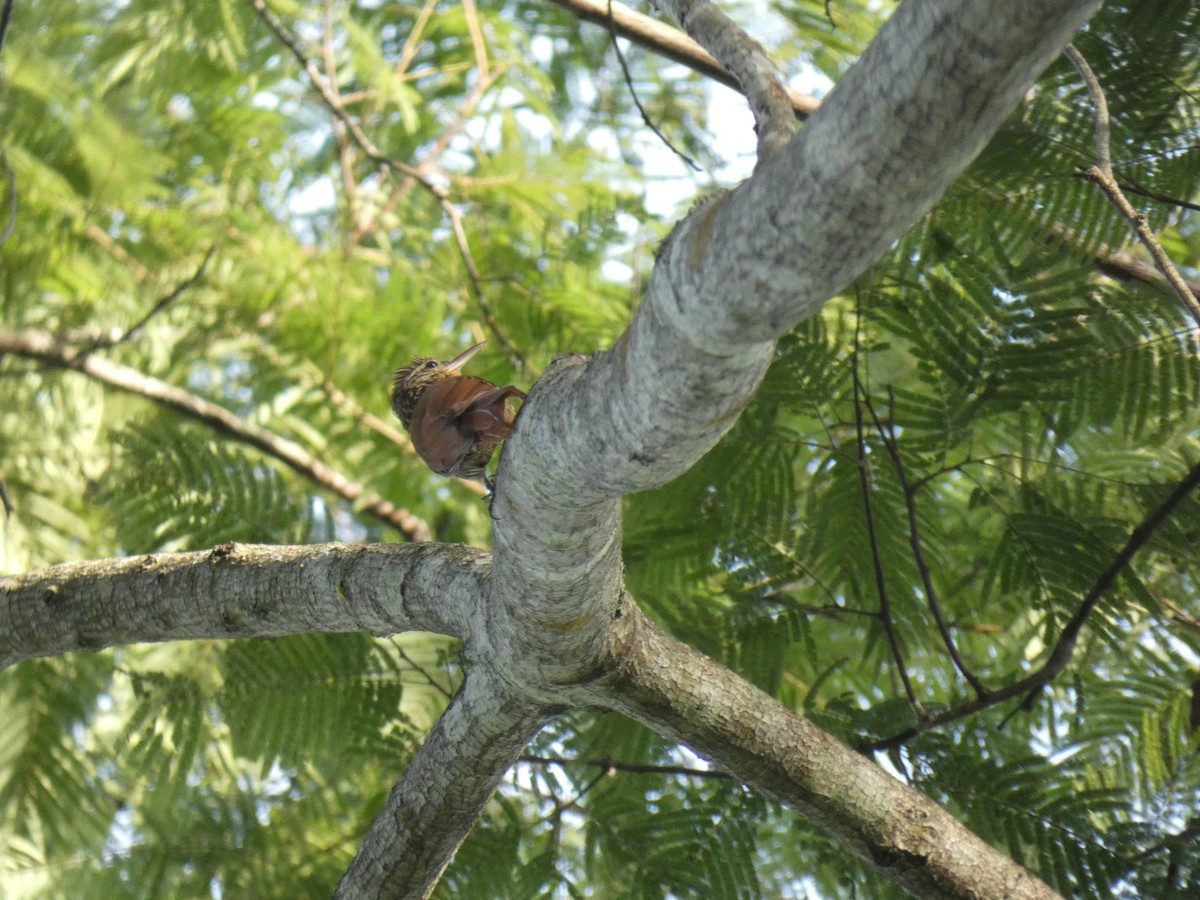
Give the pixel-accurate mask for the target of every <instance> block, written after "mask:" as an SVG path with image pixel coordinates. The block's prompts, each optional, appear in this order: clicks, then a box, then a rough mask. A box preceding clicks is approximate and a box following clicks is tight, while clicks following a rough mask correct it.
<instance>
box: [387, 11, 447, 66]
mask: <svg viewBox="0 0 1200 900" xmlns="http://www.w3.org/2000/svg"><path fill="white" fill-rule="evenodd" d="M435 9H437V0H425V5H424V6H422V7H421V12H420V13H418V14H417V19H416V21H415V22H413V27H412V31H410V32H409V33H408V37H406V38H405V39H404V49H403V50H401V51H400V59H399V61H398V62H397V63H396V76H397V77H400V76H401V75H403V74H404V73H405V72H407V71H408V67H409V66H410V65H412V61H413V58H414V57H415V56H416V55H417V47H418V46H419V45H420V43H421V37H422V36H423V35H424V34H425V26H426V25H428V24H429V19H430V18H431V17H432V16H433V11H434V10H435Z"/></svg>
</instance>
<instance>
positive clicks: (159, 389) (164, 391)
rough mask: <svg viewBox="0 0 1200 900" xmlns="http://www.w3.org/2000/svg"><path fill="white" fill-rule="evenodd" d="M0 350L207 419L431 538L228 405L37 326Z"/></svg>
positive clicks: (424, 528) (3, 339)
mask: <svg viewBox="0 0 1200 900" xmlns="http://www.w3.org/2000/svg"><path fill="white" fill-rule="evenodd" d="M0 352H3V353H11V354H13V355H14V356H21V357H25V358H26V359H36V360H40V361H41V362H43V363H46V364H48V365H51V366H57V367H60V368H64V369H73V370H75V371H77V372H82V373H83V374H85V375H87V376H89V377H90V378H94V379H95V380H96V381H99V382H102V383H104V384H107V385H109V386H110V387H114V388H116V389H117V390H121V391H125V392H126V393H129V394H134V395H136V396H139V397H143V398H145V399H147V400H152V401H154V402H155V403H158V404H160V405H161V406H164V407H167V408H168V409H173V410H175V411H176V412H178V413H180V414H182V415H184V416H187V417H188V418H191V419H195V420H196V421H199V422H202V423H204V424H205V425H207V426H208V427H210V428H212V429H214V430H216V431H218V432H221V433H222V434H226V435H229V436H230V437H232V438H233V439H235V440H238V441H241V442H242V443H244V444H249V445H250V446H252V447H256V448H258V449H259V450H261V451H262V452H263V453H265V454H266V455H268V456H270V457H273V458H274V459H277V460H279V461H280V462H282V463H283V464H284V465H286V466H288V467H289V468H290V469H292V470H293V471H295V472H297V473H298V474H300V475H302V476H304V477H306V478H309V479H311V480H312V481H314V482H316V483H317V484H319V485H321V486H322V487H324V488H326V489H328V490H330V491H332V492H333V493H335V494H337V495H338V496H339V497H341V498H342V499H344V500H346V501H348V502H349V503H352V504H354V506H355V508H356V509H358V510H360V511H361V512H363V513H365V514H367V515H370V516H373V517H374V518H376V519H378V520H379V521H380V522H383V523H384V524H385V525H388V526H389V527H392V528H395V529H396V530H397V531H399V532H400V533H401V534H402V535H404V536H405V538H407V539H408V540H411V541H427V540H430V531H429V526H428V525H427V524H425V522H424V521H422V520H421V519H420V518H419V517H417V516H415V515H413V513H411V512H409V511H408V510H407V509H404V508H403V507H399V506H395V505H394V504H392V503H389V502H388V501H387V500H384V499H383V498H382V497H380V496H379V495H378V494H374V493H370V492H368V491H367V489H366V488H365V487H363V485H361V484H359V483H357V482H355V481H351V480H350V479H349V478H347V477H346V476H345V475H343V474H342V473H341V472H338V471H336V470H334V469H332V468H330V467H329V466H327V465H325V464H324V463H323V462H321V461H320V460H318V459H317V458H316V457H315V456H313V455H312V454H311V453H309V452H308V451H307V450H305V449H304V448H303V447H301V446H300V445H299V444H297V443H295V442H294V441H290V440H288V439H287V438H283V437H280V436H279V435H277V434H275V433H274V432H272V431H269V430H268V429H266V428H264V427H262V426H261V425H255V424H254V423H252V422H246V421H244V420H242V419H241V418H240V417H238V416H236V415H234V414H233V413H231V412H230V411H229V410H227V409H225V407H223V406H218V405H217V404H216V403H213V402H211V401H209V400H205V399H204V398H203V397H199V396H197V395H196V394H192V393H190V392H188V391H185V390H183V389H182V388H178V387H175V385H173V384H168V383H167V382H165V381H161V380H159V379H157V378H153V377H151V376H149V375H145V374H143V373H142V372H139V371H137V370H136V369H132V368H130V367H128V366H123V365H121V364H119V363H115V362H112V361H111V360H109V359H105V358H104V357H102V356H98V355H96V354H94V353H91V352H89V350H88V348H87V347H80V346H77V345H72V344H68V343H66V342H64V341H62V340H60V339H58V338H57V337H55V336H54V335H52V334H50V333H48V332H45V331H37V330H35V329H26V330H22V331H10V330H8V329H3V328H0Z"/></svg>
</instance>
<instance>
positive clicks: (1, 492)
mask: <svg viewBox="0 0 1200 900" xmlns="http://www.w3.org/2000/svg"><path fill="white" fill-rule="evenodd" d="M0 504H3V506H4V518H6V519H11V518H12V514H13V505H12V501H11V500H9V499H8V489H7V488H5V487H4V481H3V480H0Z"/></svg>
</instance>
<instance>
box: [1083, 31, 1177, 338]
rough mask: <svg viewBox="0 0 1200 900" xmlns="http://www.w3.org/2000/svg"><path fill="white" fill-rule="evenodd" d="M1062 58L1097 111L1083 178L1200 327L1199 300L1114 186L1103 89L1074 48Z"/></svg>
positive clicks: (1140, 216) (1145, 223) (1146, 224)
mask: <svg viewBox="0 0 1200 900" xmlns="http://www.w3.org/2000/svg"><path fill="white" fill-rule="evenodd" d="M1063 54H1064V55H1065V56H1066V57H1067V59H1068V60H1070V61H1071V65H1073V66H1074V67H1075V71H1077V72H1078V73H1079V77H1080V78H1081V79H1083V83H1084V85H1085V86H1086V87H1087V91H1088V97H1089V98H1091V101H1092V106H1094V107H1095V108H1096V163H1095V165H1093V166H1091V167H1090V168H1089V169H1088V170H1087V171H1086V172H1085V173H1084V174H1085V175H1086V176H1087V177H1088V178H1089V179H1091V180H1092V181H1094V182H1095V183H1096V184H1097V185H1099V187H1100V189H1101V190H1102V191H1103V192H1104V195H1105V196H1106V197H1108V199H1109V202H1111V203H1112V205H1113V206H1115V207H1116V208H1117V209H1118V210H1119V211H1120V213H1121V215H1122V216H1124V217H1125V219H1126V221H1128V222H1129V224H1130V225H1132V226H1133V230H1134V231H1135V232H1136V234H1137V236H1138V240H1140V241H1141V242H1142V245H1143V246H1144V247H1145V248H1146V250H1147V251H1149V253H1150V257H1151V258H1152V259H1153V260H1154V265H1155V266H1156V267H1157V268H1158V271H1159V272H1161V273H1162V276H1163V278H1164V279H1166V282H1167V284H1168V285H1170V287H1171V290H1173V291H1174V292H1175V295H1176V296H1177V297H1178V298H1179V300H1180V302H1181V303H1183V306H1184V309H1186V310H1187V311H1188V312H1190V313H1191V314H1192V318H1194V319H1195V320H1196V324H1197V326H1200V297H1198V296H1197V295H1196V294H1194V293H1193V292H1192V289H1191V287H1190V286H1189V285H1188V283H1187V282H1186V281H1184V279H1183V276H1182V275H1180V274H1179V270H1178V269H1176V268H1175V264H1174V263H1173V262H1172V261H1171V257H1170V256H1168V255H1167V251H1166V250H1164V249H1163V245H1162V243H1161V242H1160V241H1159V240H1158V238H1157V237H1156V236H1155V234H1154V231H1153V229H1151V228H1150V222H1149V221H1148V220H1147V219H1146V216H1145V215H1144V214H1142V213H1140V212H1138V211H1137V210H1136V209H1134V208H1133V204H1132V203H1130V202H1129V198H1127V197H1126V196H1125V193H1124V191H1122V190H1121V186H1120V185H1119V184H1117V179H1116V176H1114V175H1113V168H1112V151H1111V149H1110V143H1111V137H1112V135H1111V128H1110V120H1109V115H1108V100H1107V98H1106V97H1105V96H1104V89H1103V88H1102V87H1101V86H1100V80H1099V79H1098V78H1097V77H1096V73H1095V72H1093V71H1092V67H1091V66H1089V65H1088V62H1087V60H1086V59H1084V58H1083V54H1082V53H1080V52H1079V51H1078V50H1076V49H1075V47H1074V45H1072V44H1068V45H1067V46H1066V48H1065V49H1064V50H1063Z"/></svg>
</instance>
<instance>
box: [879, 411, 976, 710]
mask: <svg viewBox="0 0 1200 900" xmlns="http://www.w3.org/2000/svg"><path fill="white" fill-rule="evenodd" d="M863 402H864V403H866V404H867V409H868V410H869V411H870V413H871V419H872V420H873V421H874V423H875V428H876V430H877V431H878V432H879V437H880V439H881V440H882V441H883V446H884V449H886V450H887V453H888V456H889V457H891V460H892V468H894V469H895V470H896V477H897V478H898V479H899V481H900V489H901V490H902V491H903V492H904V507H905V509H906V511H907V513H908V545H909V547H911V548H912V554H913V561H914V562H916V564H917V571H918V572H919V573H920V575H921V583H922V584H923V585H924V586H925V602H926V604H927V605H928V606H929V611H930V613H932V614H933V621H934V623H935V624H936V625H937V629H938V633H939V634H940V635H941V636H942V643H943V644H945V645H946V650H947V651H948V652H949V653H950V659H952V660H953V661H954V665H955V667H956V668H957V669H958V671H959V672H961V673H962V676H963V678H965V679H966V680H967V682H968V683H969V684H970V685H971V687H973V688H974V689H975V693H976V695H977V696H980V697H982V696H984V695H986V694H987V693H988V689H987V687H986V686H985V685H984V683H983V682H982V681H980V680H979V679H978V678H977V677H976V676H975V673H973V672H972V671H971V670H970V669H969V668H968V667H967V664H966V662H964V661H963V658H962V655H961V654H960V653H959V652H958V646H957V645H956V644H955V643H954V636H953V635H952V634H951V633H950V626H949V625H948V624H947V623H946V617H945V616H944V615H942V604H941V602H940V601H939V600H938V592H937V589H936V588H935V587H934V585H933V573H932V572H930V570H929V564H928V563H927V562H926V561H925V551H924V550H923V549H922V544H921V532H920V526H919V522H918V517H917V498H916V490H915V489H914V488H913V486H912V485H911V484H910V483H909V481H908V473H907V472H906V471H905V468H904V459H903V457H901V455H900V445H899V443H898V442H897V441H896V432H895V430H894V428H893V426H892V424H891V423H890V422H889V423H888V424H887V425H886V426H885V425H884V423H883V422H881V421H880V420H879V416H878V415H876V414H875V405H874V404H873V403H872V402H871V399H870V397H868V396H866V395H865V394H864V395H863Z"/></svg>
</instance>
